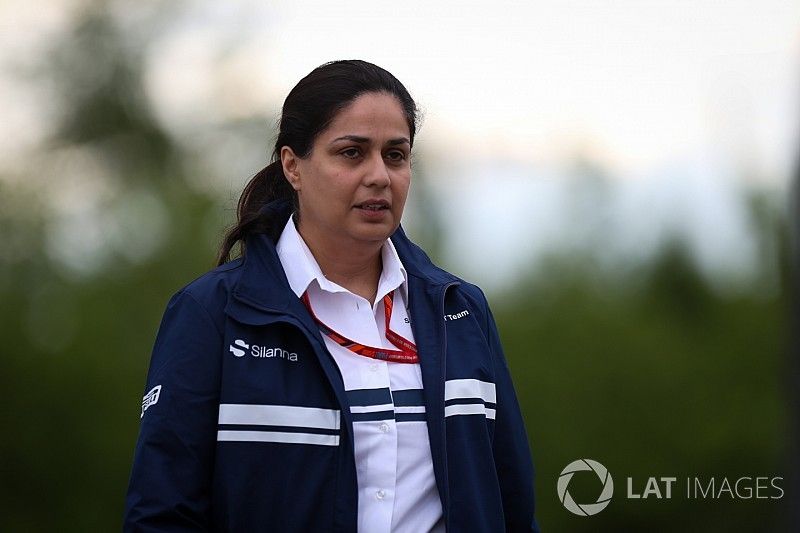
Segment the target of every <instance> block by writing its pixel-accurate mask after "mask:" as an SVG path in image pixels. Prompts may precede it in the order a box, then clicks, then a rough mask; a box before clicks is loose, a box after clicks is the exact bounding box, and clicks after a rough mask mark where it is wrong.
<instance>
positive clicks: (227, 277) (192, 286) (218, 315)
mask: <svg viewBox="0 0 800 533" xmlns="http://www.w3.org/2000/svg"><path fill="white" fill-rule="evenodd" d="M243 263H244V260H243V259H242V258H241V257H239V258H236V259H233V260H232V261H228V262H227V263H225V264H223V265H220V266H218V267H216V268H214V269H212V270H209V271H208V272H206V273H204V274H201V275H200V276H198V277H196V278H195V279H193V280H192V281H190V282H189V283H187V284H186V285H184V286H183V287H181V288H180V289H178V290H177V291H176V292H175V294H174V295H173V298H175V297H176V296H178V295H180V294H185V295H187V296H189V297H191V298H192V299H193V300H194V301H196V302H197V304H198V305H200V307H202V308H203V309H205V311H206V312H207V313H208V314H209V316H210V317H211V319H212V320H213V321H214V322H215V323H216V324H217V325H218V326H220V327H221V326H222V324H223V323H224V309H225V305H226V304H227V303H228V297H229V295H230V293H231V291H232V290H233V288H234V287H235V286H236V283H237V282H238V280H239V278H240V277H241V275H242V265H243Z"/></svg>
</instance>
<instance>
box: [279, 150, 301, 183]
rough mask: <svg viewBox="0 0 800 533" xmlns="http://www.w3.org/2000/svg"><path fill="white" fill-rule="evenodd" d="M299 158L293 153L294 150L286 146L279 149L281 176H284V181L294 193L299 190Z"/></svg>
mask: <svg viewBox="0 0 800 533" xmlns="http://www.w3.org/2000/svg"><path fill="white" fill-rule="evenodd" d="M299 163H300V158H299V157H297V155H296V154H295V153H294V150H292V149H291V148H289V147H288V146H283V147H281V166H282V167H283V175H284V176H286V181H288V182H289V185H291V186H292V188H293V189H294V190H295V191H299V190H300V172H299V168H298V167H299Z"/></svg>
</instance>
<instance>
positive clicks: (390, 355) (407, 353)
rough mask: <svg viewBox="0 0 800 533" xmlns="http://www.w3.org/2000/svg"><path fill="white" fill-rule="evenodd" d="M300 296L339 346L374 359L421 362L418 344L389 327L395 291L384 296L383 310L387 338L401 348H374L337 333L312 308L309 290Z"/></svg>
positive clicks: (326, 332)
mask: <svg viewBox="0 0 800 533" xmlns="http://www.w3.org/2000/svg"><path fill="white" fill-rule="evenodd" d="M300 298H301V299H302V300H303V303H304V304H306V308H307V309H308V312H309V313H310V314H311V317H312V318H313V319H314V321H315V322H316V323H317V324H318V325H319V329H320V331H321V332H322V333H324V334H325V335H327V336H328V337H330V339H331V340H332V341H333V342H335V343H336V344H338V345H339V346H343V347H344V348H347V349H348V350H350V351H351V352H354V353H357V354H358V355H363V356H365V357H371V358H373V359H381V360H384V361H390V362H392V363H418V362H419V356H418V355H417V347H416V345H415V344H414V343H413V342H411V341H410V340H408V339H406V338H404V337H402V336H400V335H398V334H397V333H395V332H394V331H392V330H391V329H390V328H389V321H390V320H391V318H392V305H393V302H394V291H392V292H390V293H389V294H387V295H386V296H384V297H383V310H384V314H385V315H386V338H387V339H388V340H389V342H391V343H392V344H394V345H395V346H397V347H398V348H400V349H399V350H389V349H387V348H373V347H371V346H365V345H364V344H360V343H358V342H355V341H351V340H350V339H348V338H347V337H345V336H344V335H340V334H338V333H336V332H335V331H334V330H333V329H331V328H330V327H328V326H327V325H326V324H325V323H324V322H323V321H322V320H320V319H319V318H317V315H315V314H314V311H313V310H312V309H311V302H310V301H309V300H308V291H306V292H304V293H303V296H301V297H300Z"/></svg>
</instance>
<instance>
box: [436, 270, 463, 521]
mask: <svg viewBox="0 0 800 533" xmlns="http://www.w3.org/2000/svg"><path fill="white" fill-rule="evenodd" d="M455 285H461V283H459V282H457V281H453V282H450V283H448V284H447V285H445V286H444V288H443V289H442V297H441V300H440V302H439V304H440V305H439V309H438V311H439V313H440V315H439V317H440V319H441V327H442V373H441V376H442V420H441V422H440V428H439V431H440V432H441V435H442V445H443V448H444V465H443V466H444V468H442V470H443V471H444V487H445V490H446V491H447V494H446V496H447V497H446V500H447V505H446V506H445V508H444V509H442V511H443V513H444V524H445V529H448V528H449V527H450V480H449V477H448V475H447V427H446V424H445V417H444V409H445V407H444V389H445V382H446V381H447V374H446V372H447V323H446V322H445V319H444V301H445V298H446V297H447V289H449V288H450V287H453V286H455Z"/></svg>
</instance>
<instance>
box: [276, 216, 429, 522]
mask: <svg viewBox="0 0 800 533" xmlns="http://www.w3.org/2000/svg"><path fill="white" fill-rule="evenodd" d="M277 251H278V257H279V258H280V261H281V264H282V265H283V269H284V271H286V277H287V278H288V280H289V285H290V286H291V288H292V291H294V293H295V294H296V295H297V296H298V297H299V296H301V295H302V294H303V292H305V291H306V290H307V291H308V298H309V301H310V303H311V307H312V309H313V310H314V314H315V315H316V316H317V318H319V319H320V320H321V321H322V322H323V323H324V324H326V325H327V326H328V327H330V328H331V329H333V330H334V331H336V332H337V333H339V334H341V335H343V336H345V337H347V338H349V339H351V340H353V341H356V342H359V343H362V344H365V345H367V346H373V347H383V348H390V349H397V347H396V346H394V345H393V344H392V343H390V342H389V341H388V340H387V339H386V336H385V313H384V307H383V297H384V295H386V294H388V293H390V292H391V291H393V290H395V289H398V290H395V294H394V305H393V307H392V317H391V324H390V327H391V329H392V330H393V331H395V332H397V333H398V334H400V335H401V336H403V337H405V338H406V339H408V340H410V341H412V342H414V334H413V333H412V331H411V325H410V322H409V318H408V314H407V308H408V278H407V275H406V271H405V268H403V264H402V263H401V262H400V258H399V256H398V255H397V251H396V250H395V248H394V244H393V243H392V241H391V240H390V239H386V242H385V243H384V245H383V248H382V249H381V258H382V261H383V270H382V272H381V276H380V279H379V281H378V292H377V294H376V296H375V303H374V305H370V303H369V301H367V300H366V299H365V298H363V297H361V296H358V295H356V294H353V293H352V292H350V291H349V290H347V289H345V288H344V287H342V286H340V285H338V284H336V283H333V282H332V281H330V280H328V279H327V278H325V276H324V274H323V273H322V270H321V269H320V267H319V264H318V263H317V261H316V260H315V259H314V256H313V254H312V253H311V250H310V249H309V248H308V246H307V245H306V243H305V241H303V238H302V237H301V236H300V234H299V233H298V231H297V229H296V227H295V225H294V220H293V217H289V221H288V222H287V223H286V226H285V227H284V229H283V233H281V236H280V239H279V240H278V244H277ZM322 338H323V339H324V340H325V345H326V346H327V348H328V351H329V352H330V353H331V355H332V356H333V358H334V360H335V361H336V364H337V365H338V367H339V371H340V372H341V374H342V378H343V380H344V388H345V390H346V391H347V398H348V400H349V403H350V412H351V413H352V417H353V431H354V445H355V462H356V473H357V478H358V530H359V531H362V532H369V533H372V532H375V533H381V532H386V533H388V532H390V531H391V532H395V533H398V532H400V533H402V532H407V533H419V532H427V531H436V532H443V531H444V519H443V517H442V504H441V500H440V498H439V492H438V490H437V488H436V480H435V478H434V474H433V461H432V459H431V448H430V442H429V440H428V426H427V423H426V422H425V406H424V402H423V397H422V373H421V371H420V367H419V363H415V364H409V363H390V362H386V361H381V360H377V359H372V358H369V357H366V356H363V355H358V354H356V353H353V352H351V351H350V350H348V349H347V348H344V347H342V346H340V345H339V344H337V343H335V342H333V341H332V340H331V339H330V338H328V337H327V335H322Z"/></svg>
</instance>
